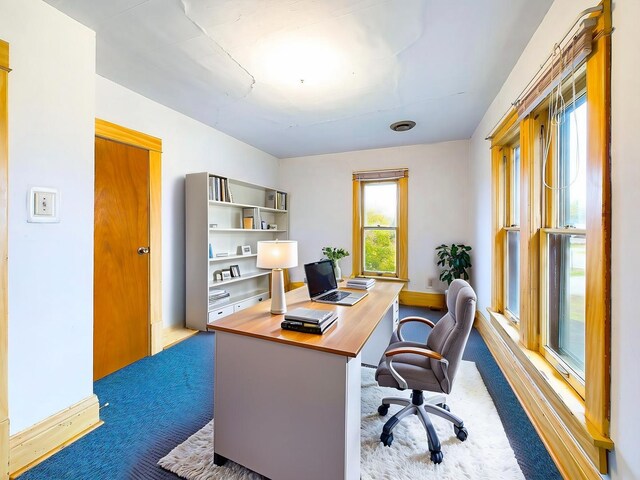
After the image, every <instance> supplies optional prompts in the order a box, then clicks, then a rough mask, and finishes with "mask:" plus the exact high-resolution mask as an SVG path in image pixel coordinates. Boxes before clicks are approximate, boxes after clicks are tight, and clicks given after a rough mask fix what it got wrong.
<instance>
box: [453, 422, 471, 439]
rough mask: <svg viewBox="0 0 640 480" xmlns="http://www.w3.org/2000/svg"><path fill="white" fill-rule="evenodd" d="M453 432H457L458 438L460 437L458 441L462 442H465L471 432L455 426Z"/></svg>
mask: <svg viewBox="0 0 640 480" xmlns="http://www.w3.org/2000/svg"><path fill="white" fill-rule="evenodd" d="M453 431H454V432H455V434H456V437H458V440H460V441H461V442H464V441H465V440H466V439H467V437H468V436H469V432H468V431H467V429H466V428H464V427H456V426H455V425H454V426H453Z"/></svg>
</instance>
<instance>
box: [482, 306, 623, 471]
mask: <svg viewBox="0 0 640 480" xmlns="http://www.w3.org/2000/svg"><path fill="white" fill-rule="evenodd" d="M488 312H489V317H490V319H489V320H486V319H483V320H484V321H483V322H482V323H485V322H486V324H488V325H486V327H488V328H489V329H491V330H493V332H495V333H493V332H492V333H491V334H492V335H495V334H497V336H499V337H500V340H502V342H503V345H505V346H506V347H507V349H508V351H509V352H508V353H509V354H510V355H508V360H507V362H511V363H512V364H515V365H513V367H514V368H513V372H505V376H507V378H508V379H509V382H510V383H511V385H512V387H514V391H515V392H516V395H517V396H518V398H519V399H520V402H521V403H522V404H523V406H524V408H525V410H526V411H527V414H528V415H529V417H530V418H531V419H532V421H533V423H534V425H535V426H536V429H537V430H538V433H540V435H541V437H543V440H544V439H546V440H545V443H546V444H547V447H548V449H550V450H551V448H553V447H554V446H555V445H556V443H555V441H557V440H553V439H557V438H560V439H562V437H563V436H564V435H565V434H566V433H567V432H568V434H569V435H570V436H571V437H572V440H573V441H574V442H575V444H576V445H577V446H579V447H580V448H581V449H582V450H583V451H584V452H585V453H586V454H587V456H588V459H589V460H590V462H591V463H592V464H593V465H594V466H595V467H596V468H597V469H598V470H599V471H600V472H601V473H606V470H607V466H606V451H607V450H611V449H613V442H612V441H611V439H610V438H608V437H606V436H604V435H603V434H602V433H600V432H598V431H597V430H596V428H595V427H594V426H593V425H592V424H591V423H590V422H589V421H588V420H587V419H586V417H585V404H584V400H583V399H582V397H580V396H579V395H578V394H577V393H576V391H575V390H574V389H573V388H572V387H571V386H570V385H569V384H568V383H567V382H566V381H565V379H564V378H563V377H562V375H560V373H558V372H557V371H556V370H555V369H554V368H553V366H551V364H550V363H548V362H547V360H546V359H545V358H544V357H543V356H542V355H541V354H540V353H538V352H534V351H532V350H528V349H526V348H525V347H524V346H522V345H521V344H520V342H519V340H520V334H519V332H518V328H517V326H516V325H514V324H513V323H511V322H510V321H509V320H508V319H507V318H506V317H505V316H504V315H502V314H500V313H497V312H494V311H491V310H488ZM482 327H485V325H483V326H482ZM482 330H485V328H482ZM483 336H484V335H483ZM492 353H494V352H492ZM494 356H495V353H494ZM496 360H498V359H497V358H496ZM499 363H500V362H499ZM503 367H504V365H503ZM518 369H519V372H517V373H514V372H515V371H516V370H518ZM503 371H504V368H503ZM512 375H517V376H518V378H517V379H515V378H514V377H512ZM514 384H516V385H514ZM517 386H520V387H521V388H524V389H526V390H527V392H526V397H527V398H524V397H525V395H523V392H522V391H520V390H519V389H518V388H516V387H517ZM536 397H538V398H536ZM540 397H541V398H540ZM540 400H541V403H544V405H540V404H537V405H532V403H534V404H535V403H536V402H539V401H540ZM534 411H535V413H532V412H534ZM562 429H566V432H561V431H560V430H562ZM541 430H542V431H541ZM550 439H551V440H550ZM563 443H566V442H563ZM567 448H568V447H567ZM550 453H552V456H553V452H550ZM556 453H557V452H556ZM559 461H562V460H559V459H558V458H556V463H558V462H559Z"/></svg>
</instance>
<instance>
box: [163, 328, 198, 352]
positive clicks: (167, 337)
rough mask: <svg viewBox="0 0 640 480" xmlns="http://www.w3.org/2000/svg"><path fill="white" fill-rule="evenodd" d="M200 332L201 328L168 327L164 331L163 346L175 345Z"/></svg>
mask: <svg viewBox="0 0 640 480" xmlns="http://www.w3.org/2000/svg"><path fill="white" fill-rule="evenodd" d="M198 332H199V330H191V329H190V328H184V327H167V328H165V329H164V330H163V331H162V337H163V348H164V349H167V348H169V347H173V346H174V345H175V344H176V343H180V342H181V341H183V340H186V339H187V338H189V337H192V336H193V335H195V334H196V333H198Z"/></svg>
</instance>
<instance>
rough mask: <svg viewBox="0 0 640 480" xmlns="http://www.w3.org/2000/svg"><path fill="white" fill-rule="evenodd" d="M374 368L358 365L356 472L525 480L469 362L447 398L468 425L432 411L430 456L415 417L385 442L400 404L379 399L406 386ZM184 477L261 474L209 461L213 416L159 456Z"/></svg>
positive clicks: (205, 479)
mask: <svg viewBox="0 0 640 480" xmlns="http://www.w3.org/2000/svg"><path fill="white" fill-rule="evenodd" d="M374 373H375V370H373V369H371V368H362V427H361V461H360V468H361V478H362V479H365V480H380V479H389V480H391V479H393V480H404V479H407V480H413V479H416V478H437V479H439V480H465V479H474V480H478V479H495V478H500V479H509V480H511V479H513V480H516V479H518V480H524V475H523V474H522V471H521V470H520V467H519V466H518V462H517V461H516V458H515V455H514V453H513V450H512V449H511V446H510V445H509V441H508V440H507V436H506V434H505V432H504V429H503V428H502V423H501V422H500V418H499V417H498V412H497V411H496V408H495V405H494V404H493V401H492V400H491V397H490V396H489V392H487V389H486V387H485V385H484V382H483V381H482V378H481V377H480V373H479V372H478V369H477V368H476V366H475V363H473V362H466V361H463V362H462V364H461V366H460V370H459V372H458V374H457V377H456V381H455V385H454V388H453V393H452V394H451V395H449V398H448V399H447V404H448V405H449V406H450V407H451V411H452V412H454V413H455V414H456V415H458V416H459V417H460V418H462V419H463V421H464V424H465V427H467V430H468V431H469V437H468V439H467V440H466V441H465V442H460V441H459V440H458V439H457V438H456V437H455V435H454V433H453V426H452V424H451V423H449V422H447V421H445V420H443V419H441V418H439V417H436V416H434V415H432V416H431V418H432V421H433V424H434V426H435V428H436V431H437V432H438V438H439V439H440V443H441V448H442V453H443V454H444V460H443V462H442V463H441V464H439V465H436V464H434V463H432V462H431V460H430V454H429V449H428V446H427V437H426V433H425V431H424V429H423V427H422V424H421V423H420V421H419V420H418V417H417V416H415V415H412V416H410V417H406V418H404V419H403V420H402V421H401V422H400V423H399V424H398V425H397V426H396V428H395V429H394V431H393V436H394V442H393V445H392V446H391V447H385V446H383V445H382V443H381V442H380V433H381V432H382V426H383V425H384V423H385V422H386V420H387V419H388V418H389V417H390V416H391V415H393V414H394V413H396V412H397V411H398V410H399V409H400V407H399V406H394V405H392V406H391V408H390V410H389V414H388V415H387V416H386V417H381V416H379V415H378V406H379V405H380V400H381V399H382V398H383V397H385V396H387V397H389V396H402V395H405V396H407V397H409V392H400V391H398V390H395V389H391V388H384V387H379V386H378V384H377V383H376V381H375V379H374ZM158 465H160V466H161V467H162V468H164V469H166V470H169V471H171V472H173V473H175V474H176V475H178V476H180V477H182V478H185V479H187V480H218V479H225V480H261V479H262V478H263V477H262V476H261V475H258V474H256V473H254V472H252V471H250V470H248V469H246V468H244V467H242V466H240V465H238V464H236V463H234V462H231V461H229V462H227V463H226V464H225V465H224V466H222V467H218V466H216V465H214V464H213V420H211V422H209V423H208V424H207V425H205V426H204V427H203V428H202V429H201V430H199V431H198V432H196V433H194V434H193V435H192V436H191V437H189V438H188V439H187V440H186V441H184V442H183V443H182V444H180V445H178V446H177V447H176V448H174V449H173V450H172V451H171V452H169V454H168V455H167V456H165V457H163V458H162V459H160V461H159V462H158Z"/></svg>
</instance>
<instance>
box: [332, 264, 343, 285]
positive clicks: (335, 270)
mask: <svg viewBox="0 0 640 480" xmlns="http://www.w3.org/2000/svg"><path fill="white" fill-rule="evenodd" d="M333 273H334V274H335V276H336V282H339V281H340V280H342V270H341V269H340V264H338V261H337V260H334V261H333Z"/></svg>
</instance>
